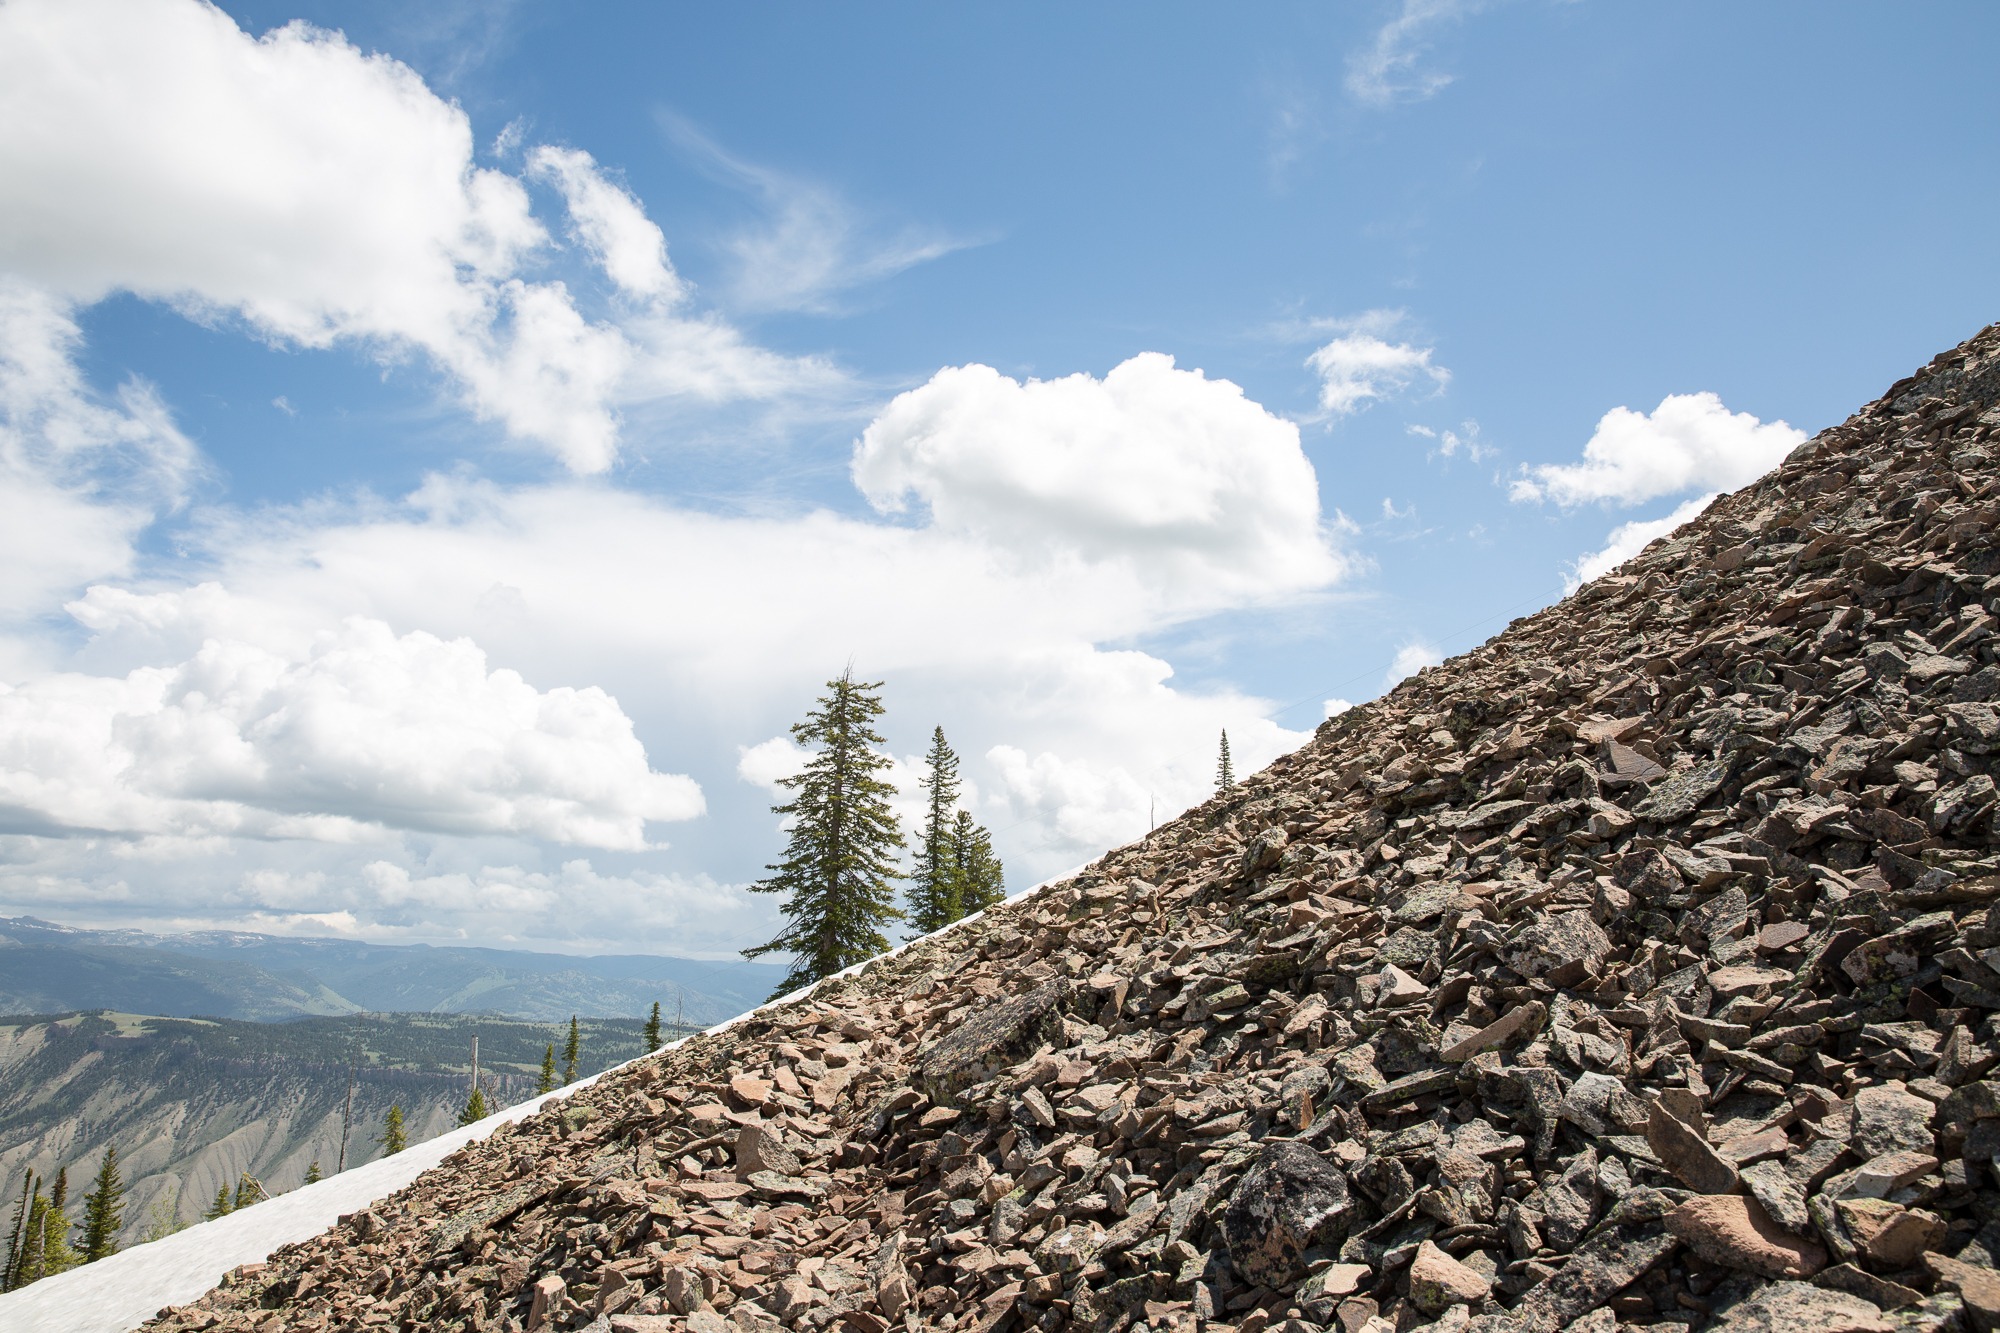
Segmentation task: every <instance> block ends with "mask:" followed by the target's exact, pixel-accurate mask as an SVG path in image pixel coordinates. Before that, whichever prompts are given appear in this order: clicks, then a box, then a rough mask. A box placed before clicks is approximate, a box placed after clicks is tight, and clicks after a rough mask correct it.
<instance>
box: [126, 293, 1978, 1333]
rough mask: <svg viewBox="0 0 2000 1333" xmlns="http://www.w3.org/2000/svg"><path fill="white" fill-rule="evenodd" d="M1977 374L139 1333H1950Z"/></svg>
mask: <svg viewBox="0 0 2000 1333" xmlns="http://www.w3.org/2000/svg"><path fill="white" fill-rule="evenodd" d="M1996 436H2000V327H1996V328H1992V329H1988V330H1986V331H1985V332H1983V333H1981V334H1980V335H1978V336H1977V337H1975V338H1974V339H1973V340H1971V341H1970V342H1968V343H1966V344H1965V345H1963V346H1962V347H1960V348H1958V349H1956V350H1954V351H1951V352H1948V353H1946V354H1944V355H1943V356H1940V357H1939V358H1937V359H1936V360H1935V361H1933V362H1932V363H1931V364H1930V365H1929V366H1927V367H1925V368H1924V369H1923V370H1922V371H1921V372H1920V373H1919V374H1917V375H1916V376H1914V377H1912V378H1911V379H1908V380H1904V381H1903V382H1901V383H1899V384H1897V385H1896V386H1894V387H1893V388H1892V389H1891V390H1890V392H1889V393H1888V395H1887V396H1886V397H1884V398H1882V399H1881V400H1879V401H1878V402H1876V403H1873V404H1871V405H1870V406H1869V407H1867V408H1866V409H1865V410H1863V411H1862V412H1860V413H1859V414H1857V415H1855V416H1854V417H1852V418H1850V419H1849V420H1848V421H1846V422H1845V423H1843V424H1841V425H1839V426H1837V427H1834V428H1832V429H1830V430H1828V431H1826V432H1824V433H1823V434H1821V435H1820V436H1818V437H1817V438H1816V439H1814V440H1812V441H1811V442H1809V443H1808V444H1806V445H1805V446H1803V447H1802V448H1801V449H1800V450H1799V451H1798V452H1797V453H1795V454H1794V455H1793V456H1792V457H1791V458H1790V459H1789V460H1788V461H1787V462H1786V463H1785V464H1784V465H1783V466H1782V467H1780V468H1779V469H1778V470H1777V471H1776V472H1775V473H1773V474H1772V475H1770V476H1769V477H1767V478H1765V479H1764V480H1763V481H1761V482H1759V483H1757V484H1756V485H1754V486H1752V487H1750V488H1748V489H1746V490H1744V491H1742V492H1739V493H1738V494H1735V495H1732V496H1728V497H1725V498H1724V499H1722V500H1720V501H1718V502H1717V503H1716V504H1715V505H1714V506H1713V507H1712V508H1711V509H1710V510H1709V511H1708V512H1707V514H1705V515H1704V516H1703V517H1702V518H1701V519H1700V520H1698V521H1697V522H1695V523H1694V524H1692V525H1690V526H1688V527H1687V528H1684V529H1682V530H1681V531H1680V532H1679V533H1678V534H1676V535H1675V536H1673V537H1672V538H1671V539H1668V540H1665V541H1662V542H1657V543H1655V544H1654V545H1653V546H1651V547H1649V548H1648V549H1647V550H1646V551H1645V552H1644V553H1643V554H1642V555H1641V556H1640V557H1638V558H1637V559H1635V560H1634V561H1632V562H1631V563H1629V564H1627V565H1625V566H1624V567H1622V568H1621V569H1619V570H1618V571H1616V572H1615V573H1613V574H1611V575H1609V576H1607V577H1605V578H1602V579H1599V580H1597V581H1596V582H1594V583H1592V584H1590V585H1589V586H1587V587H1586V588H1584V589H1583V590H1582V591H1581V592H1579V593H1578V594H1576V595H1575V596H1573V597H1571V598H1569V599H1568V600H1567V601H1565V602H1563V603H1562V604H1561V605H1559V606H1556V607H1553V608H1551V609H1550V610H1548V611H1545V612H1543V613H1541V614H1539V615H1536V616H1533V617H1531V618H1528V619H1526V620H1522V621H1519V622H1516V623H1515V624H1514V625H1513V626H1511V627H1510V628H1509V629H1508V630H1507V631H1506V632H1505V633H1504V634H1502V635H1500V636H1499V637H1498V638H1496V639H1494V640H1493V641H1491V642H1489V643H1488V644H1486V645H1485V646H1484V647H1482V648H1480V649H1478V650H1477V651H1475V652H1472V653H1469V654H1467V655H1466V656H1464V657H1461V658H1458V659H1456V660H1454V661H1452V662H1450V663H1448V664H1446V665H1445V666H1444V667H1442V668H1438V669H1435V670H1431V671H1427V672H1425V673H1423V674H1422V675H1420V676H1418V677H1416V678H1414V679H1412V680H1409V681H1407V682H1405V683H1404V684H1403V685H1402V686H1400V687H1398V688H1397V689H1396V690H1395V691H1394V692H1393V693H1391V694H1390V695H1388V696H1387V697H1385V698H1383V699H1381V700H1379V701H1377V702H1375V703H1373V704H1371V705H1368V706H1366V707H1362V708H1358V709H1355V710H1354V711H1352V712H1350V713H1348V714H1345V715H1344V716H1342V717H1340V718H1338V719H1335V720H1334V721H1332V722H1329V723H1328V724H1327V725H1325V726H1324V727H1323V728H1322V729H1321V731H1320V733H1319V735H1318V736H1317V737H1316V738H1315V739H1314V741H1313V742H1312V743H1311V744H1309V745H1308V746H1306V747H1305V748H1304V749H1302V750H1300V751H1299V752H1297V753H1295V754H1293V755H1290V756H1288V757H1286V758H1284V759H1281V760H1279V761H1278V762H1277V763H1275V764H1273V765H1272V766H1271V767H1270V768H1269V769H1267V770H1266V771H1264V772H1262V773H1260V774H1258V775H1257V776H1256V777H1255V778H1253V779H1251V780H1250V781H1249V782H1246V783H1245V784H1243V785H1242V786H1241V787H1239V788H1238V789H1236V790H1234V791H1232V792H1229V793H1227V794H1225V795H1222V796H1218V797H1217V798H1216V799H1214V800H1212V801H1210V802H1209V803H1207V804H1206V805H1203V806H1202V807H1200V808H1198V809H1195V810H1192V811H1190V812H1188V813H1187V814H1186V815H1185V816H1183V817H1182V818H1180V819H1179V820H1177V821H1176V822H1174V823H1172V824H1170V825H1167V826H1165V827H1163V828H1161V829H1160V830H1158V831H1157V832H1156V833H1154V834H1153V835H1152V836H1151V837H1149V838H1148V839H1147V840H1146V841H1145V842H1144V843H1141V844H1137V845H1134V846H1131V847H1126V848H1123V849H1120V850H1118V851H1116V852H1113V853H1111V854H1109V855H1107V856H1106V857H1104V858H1103V859H1102V860H1101V861H1100V862H1098V863H1097V864H1095V865H1094V866H1092V867H1090V868H1089V870H1088V871H1086V872H1084V873H1082V874H1079V875H1077V876H1076V877H1074V878H1073V879H1071V880H1068V881H1065V882H1063V883H1060V884H1058V885H1055V886H1053V887H1051V888H1049V889H1047V890H1045V891H1043V892H1041V893H1038V894H1035V895H1033V896H1031V897H1028V898H1025V899H1023V900H1021V901H1018V902H1015V903H1012V904H1009V905H1007V906H1005V907H1003V908H1000V909H998V910H995V911H993V912H991V913H990V914H988V915H987V916H986V917H985V918H983V919H981V920H979V921H977V922H974V923H972V924H971V925H970V926H968V927H966V928H962V929H958V930H954V931H950V932H947V933H945V934H944V935H942V936H940V937H935V938H933V939H931V940H929V941H926V942H923V943H921V944H918V945H916V946H913V947H911V948H909V949H907V950H905V951H904V952H902V953H901V954H899V955H896V956H895V957H893V958H890V959H885V960H881V961H878V962H877V963H875V964H872V965H871V966H869V967H868V968H867V969H865V970H864V971H862V972H861V973H859V974H858V975H856V976H854V977H851V978H847V979H843V980H841V981H839V982H837V983H834V984H830V985H827V986H824V987H822V988H820V990H819V991H818V992H817V993H816V994H814V995H812V996H810V997H809V998H807V999H806V1000H803V1001H801V1002H797V1003H793V1004H790V1005H786V1006H782V1007H778V1008H773V1009H769V1010H766V1011H763V1012H762V1013H761V1014H759V1015H757V1016H756V1017H754V1018H753V1019H752V1020H750V1021H748V1022H745V1023H743V1024H740V1025H739V1026H737V1027H735V1028H734V1029H732V1030H730V1031H728V1032H727V1033H724V1034H721V1035H718V1036H714V1037H705V1038H700V1039H697V1040H694V1041H691V1042H689V1043H687V1044H685V1045H683V1046H682V1047H680V1048H678V1049H676V1050H674V1051H672V1052H669V1053H667V1054H665V1055H663V1056H661V1057H659V1058H657V1059H654V1060H650V1061H646V1062H643V1063H641V1064H639V1065H637V1066H635V1067H633V1068H631V1069H629V1070H626V1071H624V1072H623V1073H620V1074H617V1075H614V1076H612V1077H609V1078H607V1079H605V1080H603V1081H601V1082H600V1083H599V1084H597V1085H596V1086H594V1087H592V1088H590V1089H588V1090H586V1091H584V1092H581V1093H579V1094H578V1095H576V1096H575V1097H573V1098H571V1099H570V1100H569V1101H568V1102H567V1103H564V1104H562V1105H561V1106H559V1107H552V1108H550V1109H549V1110H546V1111H544V1112H543V1113H541V1114H540V1115H538V1116H536V1117H534V1118H533V1119H530V1120H527V1121H524V1122H522V1123H520V1124H519V1125H516V1126H512V1127H509V1128H507V1129H504V1130H502V1131H500V1132H498V1133H496V1134H494V1135H493V1136H492V1137H491V1138H490V1139H488V1140H486V1141H484V1142H482V1143H480V1144H477V1145H475V1146H472V1147H469V1148H467V1149H465V1150H463V1151H462V1152H460V1153H458V1154H456V1155H455V1156H454V1157H452V1158H450V1159H448V1160H447V1161H446V1163H445V1164H444V1165H443V1166H442V1167H440V1168H439V1169H438V1170H436V1171H434V1172H432V1173H430V1174H428V1175H426V1176H424V1177H423V1178H422V1179H420V1180H419V1181H417V1182H416V1183H415V1184H414V1185H412V1186H411V1187H410V1188H409V1189H407V1190H405V1191H403V1192H402V1193H400V1194H398V1195H396V1196H394V1197H392V1198H390V1199H387V1200H385V1201H383V1202H382V1203H381V1204H380V1205H379V1206H378V1207H376V1208H375V1209H373V1210H372V1211H370V1212H367V1213H363V1214H360V1215H357V1216H354V1217H351V1218H348V1219H345V1220H344V1221H343V1222H342V1224H341V1225H340V1226H339V1227H337V1228H336V1229H335V1230H333V1231H331V1232H329V1233H328V1234H326V1235H324V1236H322V1237H320V1238H318V1239H316V1240H314V1241H312V1242H309V1243H307V1244H303V1245H298V1246H293V1247H288V1248H287V1249H285V1250H283V1251H281V1252H279V1253H278V1254H277V1255H276V1256H274V1258H273V1259H272V1261H271V1262H270V1263H268V1264H266V1265H261V1266H258V1267H255V1268H252V1269H245V1270H239V1271H238V1272H236V1273H234V1274H232V1275H231V1277H230V1279H229V1280H228V1282H226V1283H225V1285H224V1286H223V1287H222V1288H221V1289H219V1290H218V1291H216V1292H214V1293H212V1294H210V1295H209V1296H207V1297H205V1298H204V1299H203V1300H201V1301H200V1302H198V1303H197V1304H196V1305H193V1306H190V1307H187V1308H184V1309H180V1310H175V1311H169V1312H163V1313H162V1315H161V1316H160V1318H159V1319H158V1320H157V1321H156V1322H155V1324H154V1325H152V1326H153V1327H155V1328H158V1329H161V1330H207V1329H218V1330H236V1329H328V1330H332V1329H395V1328H400V1329H414V1328H425V1329H465V1330H474V1329H477V1330H500V1329H507V1330H543V1329H581V1328H586V1327H588V1328H593V1329H597V1330H601V1331H603V1333H647V1331H649V1330H661V1331H662V1333H664V1331H665V1330H679V1329H681V1328H683V1327H685V1328H686V1329H688V1330H690V1333H738V1331H740V1333H760V1331H762V1330H775V1329H777V1328H780V1327H782V1328H787V1329H795V1330H819V1329H831V1330H842V1331H843V1333H885V1330H887V1329H888V1328H889V1327H891V1326H901V1327H902V1328H904V1329H908V1330H916V1329H918V1328H935V1329H960V1330H967V1331H968V1333H971V1331H972V1330H977V1333H1026V1330H1028V1329H1030V1328H1037V1329H1042V1330H1048V1331H1049V1333H1059V1331H1060V1333H1081V1331H1082V1330H1091V1331H1092V1333H1120V1331H1121V1330H1126V1329H1137V1328H1142V1327H1150V1328H1158V1329H1163V1330H1175V1331H1176V1333H1192V1331H1193V1330H1198V1329H1202V1328H1204V1327H1206V1328H1214V1329H1228V1330H1233V1333H1259V1331H1260V1330H1273V1329H1274V1326H1275V1333H1316V1331H1317V1330H1321V1329H1326V1330H1334V1329H1338V1330H1342V1331H1343V1333H1362V1331H1363V1330H1366V1331H1367V1333H1384V1331H1385V1330H1389V1329H1396V1330H1410V1329H1415V1328H1427V1329H1436V1330H1441V1331H1446V1330H1459V1329H1466V1328H1471V1329H1476V1330H1494V1331H1496V1333H1497V1331H1499V1330H1534V1331H1535V1333H1558V1330H1564V1329H1578V1330H1590V1331H1591V1333H1610V1331H1611V1330H1614V1329H1617V1328H1647V1327H1666V1326H1669V1325H1672V1326H1675V1327H1689V1328H1695V1329H1706V1328H1717V1329H1726V1330H1730V1331H1731V1333H1748V1331H1749V1330H1777V1329H1811V1330H1815V1333H1847V1331H1860V1330H1877V1329H1881V1330H1887V1329H1979V1330H1987V1329H1992V1328H1993V1327H1994V1326H1995V1321H1996V1318H2000V1280H1996V1278H1995V1275H1994V1271H1993V1263H1994V1256H1995V1255H1996V1254H2000V1170H1996V1158H2000V1078H1996V1077H1995V1075H1996V1073H2000V1071H1996V1068H1995V1066H1996V1064H2000V1017H1996V1015H2000V908H1996V905H1995V904H1996V902H2000V854H1996V853H2000V846H1997V845H1996V834H1995V826H1994V820H1995V814H1996V790H1995V786H1994V777H1993V774H1994V771H1995V770H1996V769H1997V768H2000V702H1996V701H2000V664H1996V657H1997V656H2000V636H1997V635H1996V629H2000V622H1996V615H1995V612H1996V610H2000V550H1996V548H1995V545H1994V520H1995V518H1996V516H2000V469H1996V467H1995V463H1994V459H1995V454H1996V453H2000V438H1995V437H1996Z"/></svg>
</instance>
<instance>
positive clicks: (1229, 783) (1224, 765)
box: [1215, 731, 1236, 791]
mask: <svg viewBox="0 0 2000 1333" xmlns="http://www.w3.org/2000/svg"><path fill="white" fill-rule="evenodd" d="M1235 785H1236V766H1235V765H1233V764H1231V763H1230V762H1229V733H1228V732H1227V731H1224V732H1223V733H1222V757H1221V758H1220V759H1218V760H1216V762H1215V789H1216V790H1217V791H1228V790H1229V789H1230V788H1231V787H1234V786H1235Z"/></svg>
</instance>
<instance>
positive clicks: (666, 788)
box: [0, 603, 703, 850]
mask: <svg viewBox="0 0 2000 1333" xmlns="http://www.w3.org/2000/svg"><path fill="white" fill-rule="evenodd" d="M97 611H98V614H99V616H100V619H102V617H104V616H106V615H108V614H109V613H108V612H107V611H106V610H105V608H104V605H103V604H102V603H99V604H98V607H97ZM702 808H703V805H702V797H701V792H700V789H699V788H698V787H697V786H696V785H695V784H694V782H693V781H692V780H690V779H688V778H685V777H679V776H674V775H669V774H663V773H656V772H653V771H652V770H651V769H650V768H649V766H648V765H647V761H646V755H645V750H644V749H643V747H642V746H641V745H640V743H639V741H638V740H637V738H636V737H635V736H634V734H633V730H632V723H631V721H630V719H628V718H627V717H626V716H625V715H624V713H623V712H622V711H621V710H620V709H619V707H618V704H617V702H616V701H615V700H613V699H612V698H611V697H610V696H609V695H607V694H606V693H605V692H604V691H602V690H601V689H596V688H585V689H571V688H567V687H559V688H556V689H552V690H547V691H542V690H537V689H535V688H534V687H533V686H531V685H529V684H528V683H527V682H526V681H525V680H523V679H522V678H521V676H520V675H519V674H518V673H516V672H514V671H511V670H506V669H501V670H491V669H489V667H488V664H487V661H486V656H485V654H484V653H483V652H482V651H481V650H480V649H479V648H478V647H477V646H476V645H474V644H473V643H471V642H469V641H467V640H463V639H459V640H449V641H448V640H444V639H440V638H437V637H436V636H433V635H430V634H425V633H421V632H418V633H410V634H405V635H402V636H400V637H399V636H397V635H395V634H394V633H393V632H392V631H391V630H390V629H389V627H388V626H387V625H384V624H382V623H381V622H379V621H374V620H367V619H363V618H359V617H356V618H351V619H349V620H348V621H347V622H346V623H345V624H344V625H342V626H341V627H340V629H339V630H338V631H337V632H334V633H332V634H330V635H326V636H324V637H322V638H321V639H320V640H319V641H318V642H317V643H316V644H315V645H314V647H313V649H312V651H311V652H310V653H309V654H308V655H306V656H304V657H303V658H299V659H294V658H288V657H286V656H285V655H283V654H280V653H275V652H272V651H270V650H268V649H265V648H261V647H258V646H255V645H252V644H249V643H244V642H241V641H235V640H225V639H216V638H211V639H209V640H207V641H206V642H205V643H204V644H203V646H202V647H201V649H200V650H199V651H198V652H197V653H196V654H195V655H194V656H193V657H191V658H189V659H188V660H186V661H184V662H180V663H176V664H174V665H171V666H164V667H142V668H139V669H136V670H134V671H131V672H129V673H128V674H126V675H124V676H122V677H119V676H89V675H82V674H78V673H63V674H58V675H51V676H45V677H42V678H40V679H37V680H33V681H30V682H28V683H26V684H23V685H20V686H18V687H13V688H8V687H5V686H0V826H5V827H6V829H7V831H9V832H26V833H41V834H59V833H66V832H67V833H75V832H89V831H102V832H113V833H125V834H166V835H174V836H181V837H199V836H203V835H246V836H251V837H278V838H285V837H296V838H315V839H329V840H337V841H351V840H356V839H364V838H367V837H368V836H370V833H369V830H370V829H391V828H393V829H411V830H423V831H428V832H436V833H452V834H460V835H471V834H512V835H520V836H529V837H537V838H544V839H548V840H551V841H555V842H562V843H577V844H584V845H590V846H597V847H607V848H619V849H626V850H638V849H641V848H643V847H645V846H646V845H647V843H646V838H645V826H646V824H647V823H648V822H649V821H666V820H677V819H688V818H692V817H694V816H696V815H698V814H700V813H701V812H702Z"/></svg>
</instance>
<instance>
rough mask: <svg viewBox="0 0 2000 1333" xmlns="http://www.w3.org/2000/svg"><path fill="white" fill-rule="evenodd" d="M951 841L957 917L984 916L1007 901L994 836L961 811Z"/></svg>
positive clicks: (1005, 886)
mask: <svg viewBox="0 0 2000 1333" xmlns="http://www.w3.org/2000/svg"><path fill="white" fill-rule="evenodd" d="M951 840H952V855H953V863H952V878H953V880H954V881H956V885H957V888H956V907H957V911H958V917H964V916H971V915H972V914H973V913H974V912H983V911H985V910H986V909H987V908H989V907H991V906H993V905H994V904H995V903H998V902H1001V901H1002V900H1004V899H1005V898H1006V897H1007V881H1006V876H1005V874H1004V873H1003V872H1002V870H1001V866H1000V858H999V857H997V856H995V855H994V854H993V835H992V834H990V833H988V832H987V831H986V829H985V826H984V825H982V824H979V823H978V822H976V821H975V820H974V819H973V818H972V815H971V813H970V812H969V811H965V810H961V811H959V812H958V818H957V819H956V820H955V821H953V824H952V831H951ZM958 917H953V918H952V919H953V920H954V921H955V920H957V919H958Z"/></svg>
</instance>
